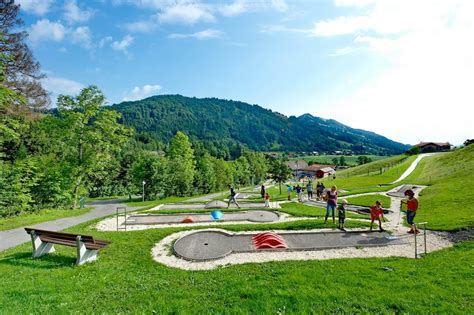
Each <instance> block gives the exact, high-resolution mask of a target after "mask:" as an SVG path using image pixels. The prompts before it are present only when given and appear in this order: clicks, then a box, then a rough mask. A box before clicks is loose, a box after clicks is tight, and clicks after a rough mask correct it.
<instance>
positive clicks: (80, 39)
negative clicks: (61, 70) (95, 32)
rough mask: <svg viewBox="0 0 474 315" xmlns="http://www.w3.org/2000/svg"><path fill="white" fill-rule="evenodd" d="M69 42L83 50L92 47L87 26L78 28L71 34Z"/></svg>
mask: <svg viewBox="0 0 474 315" xmlns="http://www.w3.org/2000/svg"><path fill="white" fill-rule="evenodd" d="M71 40H72V42H73V43H77V44H80V45H81V46H83V47H85V48H91V47H92V40H91V31H90V29H89V27H87V26H79V27H77V28H76V29H75V30H74V31H72V32H71Z"/></svg>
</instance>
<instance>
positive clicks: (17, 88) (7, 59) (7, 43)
mask: <svg viewBox="0 0 474 315" xmlns="http://www.w3.org/2000/svg"><path fill="white" fill-rule="evenodd" d="M19 11H20V6H19V5H18V4H15V2H14V1H8V0H6V1H5V0H4V1H0V35H1V37H0V59H1V61H2V64H3V68H4V75H5V82H4V83H5V84H4V86H5V87H7V88H9V89H11V90H12V91H14V92H16V93H17V94H18V95H21V96H23V97H24V100H25V102H23V103H22V104H16V105H21V106H17V107H14V109H22V105H23V104H26V105H27V106H28V107H29V108H31V109H34V110H42V109H45V108H47V107H48V106H49V96H48V93H47V92H46V90H45V89H44V88H43V87H42V86H41V79H43V78H45V75H44V73H42V72H41V70H40V65H39V63H38V62H37V61H36V60H35V59H34V57H33V54H32V53H31V50H30V49H29V47H28V45H26V38H27V36H28V34H27V32H26V31H22V30H21V26H22V25H23V21H22V20H21V18H20V17H19Z"/></svg>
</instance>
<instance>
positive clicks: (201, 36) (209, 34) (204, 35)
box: [168, 29, 224, 40]
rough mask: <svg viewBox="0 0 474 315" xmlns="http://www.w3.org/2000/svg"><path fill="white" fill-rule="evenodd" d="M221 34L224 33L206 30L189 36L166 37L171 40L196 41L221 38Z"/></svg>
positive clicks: (175, 35)
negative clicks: (185, 39) (187, 39)
mask: <svg viewBox="0 0 474 315" xmlns="http://www.w3.org/2000/svg"><path fill="white" fill-rule="evenodd" d="M223 34H224V33H223V32H221V31H219V30H215V29H207V30H203V31H200V32H196V33H191V34H171V35H169V36H168V37H169V38H173V39H184V38H194V39H198V40H206V39H213V38H219V37H222V35H223Z"/></svg>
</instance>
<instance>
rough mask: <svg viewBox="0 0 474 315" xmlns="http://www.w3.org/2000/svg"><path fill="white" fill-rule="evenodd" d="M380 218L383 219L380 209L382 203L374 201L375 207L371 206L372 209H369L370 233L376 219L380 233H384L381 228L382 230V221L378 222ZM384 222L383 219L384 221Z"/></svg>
mask: <svg viewBox="0 0 474 315" xmlns="http://www.w3.org/2000/svg"><path fill="white" fill-rule="evenodd" d="M380 217H382V219H384V218H383V209H382V203H381V202H380V201H378V200H377V201H376V202H375V205H373V206H372V207H370V220H371V222H370V230H371V231H372V226H373V225H374V221H375V219H377V220H378V221H379V229H380V232H383V231H385V230H384V229H383V228H382V220H380ZM384 220H385V219H384Z"/></svg>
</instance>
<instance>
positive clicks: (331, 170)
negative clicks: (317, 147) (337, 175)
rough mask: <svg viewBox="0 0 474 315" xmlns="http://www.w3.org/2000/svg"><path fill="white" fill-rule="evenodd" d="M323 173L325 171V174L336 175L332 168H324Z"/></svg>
mask: <svg viewBox="0 0 474 315" xmlns="http://www.w3.org/2000/svg"><path fill="white" fill-rule="evenodd" d="M321 171H323V172H324V173H334V172H336V171H335V170H334V169H333V168H332V167H323V168H322V169H321Z"/></svg>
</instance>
